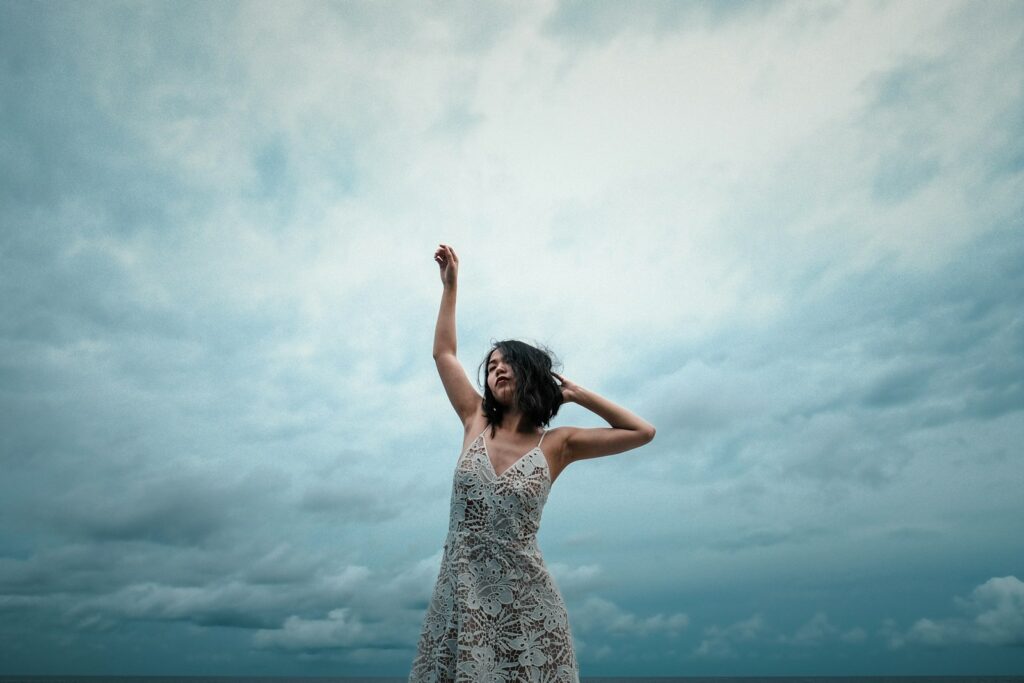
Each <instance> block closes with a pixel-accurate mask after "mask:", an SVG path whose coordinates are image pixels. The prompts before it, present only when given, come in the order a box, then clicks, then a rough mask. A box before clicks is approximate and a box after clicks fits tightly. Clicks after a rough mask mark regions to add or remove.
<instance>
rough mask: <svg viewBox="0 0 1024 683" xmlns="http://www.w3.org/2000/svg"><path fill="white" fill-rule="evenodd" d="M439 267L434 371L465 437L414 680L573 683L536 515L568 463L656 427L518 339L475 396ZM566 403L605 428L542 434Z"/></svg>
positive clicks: (493, 357)
mask: <svg viewBox="0 0 1024 683" xmlns="http://www.w3.org/2000/svg"><path fill="white" fill-rule="evenodd" d="M434 260H435V261H437V263H438V265H439V266H440V269H441V282H442V283H443V284H444V292H443V294H442V295H441V310H440V312H439V314H438V317H437V328H436V330H435V333H434V361H435V362H436V363H437V370H438V372H439V373H440V374H441V382H442V383H443V384H444V389H445V392H446V393H447V394H448V399H449V400H450V401H451V403H452V406H453V407H454V408H455V412H457V413H458V414H459V419H460V420H462V424H463V425H464V427H465V434H464V436H463V444H462V446H463V448H462V455H461V456H460V457H459V460H458V462H457V464H456V467H455V477H454V480H453V482H452V497H451V516H450V519H449V529H448V537H447V538H446V539H445V544H444V554H443V557H442V559H441V571H440V572H439V574H438V576H437V582H436V584H435V586H434V592H433V595H432V597H431V600H430V604H429V606H428V607H427V613H426V616H425V618H424V620H423V629H422V632H421V634H420V638H419V643H418V646H417V651H416V657H415V659H414V660H413V665H412V672H411V673H410V675H409V681H410V683H420V682H423V681H430V682H431V683H440V682H447V681H488V682H492V681H504V682H508V683H511V682H512V681H532V682H540V681H544V682H545V683H546V682H548V681H566V682H572V683H578V682H579V666H578V664H577V661H576V654H575V651H574V649H573V640H572V632H571V629H570V628H569V619H568V615H567V613H566V609H565V602H564V601H563V599H562V595H561V593H560V592H559V590H558V588H557V587H556V586H555V583H554V581H553V580H552V578H551V575H550V574H549V573H548V570H547V567H546V566H545V564H544V558H543V557H542V555H541V552H540V549H539V548H538V547H537V539H536V534H537V529H538V528H539V526H540V519H541V512H542V510H543V508H544V503H545V501H546V500H547V496H548V492H549V491H550V489H551V485H552V484H553V483H554V482H555V480H556V479H557V478H558V475H559V474H561V472H562V470H564V469H565V468H566V466H568V465H569V463H572V462H575V461H577V460H584V459H586V458H596V457H598V456H602V455H610V454H612V453H622V452H623V451H628V450H630V449H632V448H638V447H640V446H643V445H644V444H646V443H649V442H650V441H651V439H653V438H654V426H653V425H651V424H650V423H649V422H646V421H644V420H642V419H640V418H639V417H637V416H636V415H634V414H633V413H631V412H629V411H628V410H626V409H625V408H621V407H619V406H617V405H615V404H614V403H612V402H611V401H608V400H607V399H604V398H602V397H600V396H598V395H597V394H595V393H593V392H591V391H588V390H587V389H584V388H583V387H580V386H579V385H577V384H574V383H573V382H571V381H569V380H568V379H566V378H565V377H562V376H561V375H559V374H558V373H555V372H552V371H551V366H552V364H551V357H550V356H549V355H548V354H547V353H546V352H544V351H542V350H540V349H537V348H534V347H533V346H530V345H528V344H524V343H523V342H519V341H514V340H513V341H503V342H497V343H496V344H494V346H493V348H492V349H491V350H490V352H489V353H488V355H487V358H486V361H485V362H486V368H487V381H486V384H485V386H484V395H483V396H480V394H479V393H477V391H476V390H475V389H474V388H473V386H472V385H471V384H470V382H469V379H468V378H467V377H466V373H465V371H464V370H463V368H462V365H461V364H460V363H459V361H458V359H457V358H456V356H455V350H456V344H455V296H456V290H457V282H458V269H459V259H458V257H457V256H456V255H455V252H454V250H452V248H451V247H450V246H448V245H446V244H442V245H440V247H438V249H437V251H436V252H435V254H434ZM556 380H557V382H556ZM569 401H574V402H576V403H578V404H580V405H581V406H583V407H584V408H587V409H589V410H592V411H593V412H595V413H597V414H598V415H599V416H601V417H602V418H604V419H605V420H607V421H608V424H610V425H612V426H611V427H602V428H597V429H583V428H580V427H557V428H555V429H552V430H550V431H549V430H546V429H544V426H545V425H547V424H548V423H549V422H550V420H551V418H552V417H554V415H555V414H556V413H557V412H558V407H559V406H560V405H561V404H562V403H565V402H569ZM541 444H543V445H544V447H543V450H542V449H541Z"/></svg>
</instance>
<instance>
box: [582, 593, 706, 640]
mask: <svg viewBox="0 0 1024 683" xmlns="http://www.w3.org/2000/svg"><path fill="white" fill-rule="evenodd" d="M572 624H573V627H574V628H579V630H580V631H582V632H583V633H587V632H594V631H597V632H603V633H607V634H619V635H627V636H638V637H641V638H646V637H649V636H664V637H670V638H673V637H676V636H677V635H679V633H680V632H682V631H684V630H685V629H686V628H687V626H689V624H690V618H689V617H688V616H687V615H686V614H684V613H682V612H674V613H672V614H663V613H660V612H659V613H658V614H653V615H651V616H646V617H641V616H638V615H636V614H634V613H632V612H629V611H627V610H624V609H622V608H621V607H619V606H618V605H616V604H615V603H614V602H612V601H610V600H607V599H605V598H602V597H600V596H596V595H592V596H590V597H588V598H587V599H585V600H584V601H583V603H582V604H579V605H576V606H575V608H574V609H573V612H572Z"/></svg>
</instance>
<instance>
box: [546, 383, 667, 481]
mask: <svg viewBox="0 0 1024 683" xmlns="http://www.w3.org/2000/svg"><path fill="white" fill-rule="evenodd" d="M551 374H553V375H554V376H555V377H556V378H557V379H558V381H559V382H561V384H562V397H563V400H564V401H565V402H570V401H572V402H575V403H578V404H579V405H581V406H583V407H584V408H586V409H587V410H590V411H591V412H593V413H596V414H597V415H599V416H600V417H602V418H603V419H604V420H605V421H607V422H608V424H610V425H611V427H593V428H584V427H560V428H559V429H560V430H564V431H565V437H564V439H565V441H564V443H565V445H564V447H563V452H562V457H563V458H564V459H565V460H566V464H568V463H569V462H572V461H574V460H583V459H584V458H596V457H599V456H602V455H612V454H613V453H622V452H623V451H628V450H632V449H634V448H639V447H640V446H643V445H644V444H646V443H650V442H651V440H653V439H654V433H655V429H654V425H652V424H651V423H650V422H648V421H646V420H644V419H643V418H640V417H638V416H636V415H634V414H633V413H631V412H630V411H628V410H626V409H625V408H623V407H622V406H619V405H616V404H614V403H612V402H611V401H609V400H608V399H606V398H604V397H603V396H599V395H598V394H595V393H594V392H593V391H590V390H588V389H584V388H583V387H581V386H579V385H578V384H575V383H573V382H571V381H569V380H568V379H566V378H565V377H562V376H561V375H559V374H558V373H557V372H553V373H551Z"/></svg>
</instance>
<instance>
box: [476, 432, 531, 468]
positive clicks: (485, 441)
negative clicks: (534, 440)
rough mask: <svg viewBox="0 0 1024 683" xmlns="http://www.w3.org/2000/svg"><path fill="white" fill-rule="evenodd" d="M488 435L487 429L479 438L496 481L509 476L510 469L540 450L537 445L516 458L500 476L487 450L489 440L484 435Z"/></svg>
mask: <svg viewBox="0 0 1024 683" xmlns="http://www.w3.org/2000/svg"><path fill="white" fill-rule="evenodd" d="M486 433H487V430H486V429H485V430H484V431H482V432H480V436H479V437H478V438H479V439H480V443H482V444H483V445H484V459H485V460H487V465H488V466H489V467H490V468H491V474H493V475H494V477H495V478H496V479H501V478H502V477H504V476H505V475H506V474H508V471H509V470H510V469H512V468H513V467H515V466H516V465H518V464H519V463H520V462H522V461H523V458H525V457H526V456H528V455H529V454H530V453H533V452H534V451H536V450H540V444H537V445H536V446H534V447H533V448H531V449H530V450H528V451H526V452H525V453H523V454H522V455H520V456H519V457H518V458H516V461H515V462H513V463H512V464H511V465H509V466H508V467H506V468H505V469H504V470H502V472H501V474H498V470H496V469H494V463H493V462H491V452H490V451H489V450H487V439H486V438H485V437H484V434H486ZM543 438H544V437H543V436H541V439H543Z"/></svg>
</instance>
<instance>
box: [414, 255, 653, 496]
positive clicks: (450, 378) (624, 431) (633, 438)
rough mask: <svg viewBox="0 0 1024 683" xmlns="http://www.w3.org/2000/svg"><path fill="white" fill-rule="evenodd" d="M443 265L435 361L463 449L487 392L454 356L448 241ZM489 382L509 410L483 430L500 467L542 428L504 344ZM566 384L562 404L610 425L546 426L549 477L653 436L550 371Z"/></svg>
mask: <svg viewBox="0 0 1024 683" xmlns="http://www.w3.org/2000/svg"><path fill="white" fill-rule="evenodd" d="M434 261H435V262H437V264H438V267H439V268H440V275H441V283H442V284H443V285H444V291H443V294H442V296H441V308H440V311H439V313H438V319H437V329H436V330H435V334H434V360H435V362H436V363H437V369H438V372H439V374H440V375H441V381H442V383H443V384H444V387H445V392H446V393H447V394H448V398H449V400H450V401H451V403H452V406H453V407H454V408H455V411H456V412H457V413H458V414H459V417H460V419H461V420H462V422H463V426H464V428H465V431H464V438H463V444H462V448H463V450H465V449H466V448H468V447H469V444H470V443H471V442H472V440H473V439H475V438H476V436H477V435H478V434H480V432H482V431H484V429H485V428H486V427H487V418H486V416H485V415H484V412H483V405H482V402H483V397H482V396H481V395H480V394H479V392H477V390H476V389H474V388H473V385H472V384H470V382H469V379H468V377H467V376H466V372H465V370H464V369H463V367H462V364H461V363H460V362H459V361H458V358H457V357H456V335H455V300H456V293H457V291H458V266H459V259H458V256H457V255H456V254H455V250H454V249H452V247H451V246H450V245H447V244H441V245H439V246H438V248H437V250H436V251H435V252H434ZM486 368H487V379H486V381H487V386H488V389H489V390H490V391H491V393H492V394H493V395H494V397H495V400H497V401H498V402H499V403H500V404H501V405H502V406H503V408H504V409H505V412H504V414H503V417H502V423H501V425H499V426H497V427H495V429H494V435H493V436H491V430H489V429H488V430H487V433H486V434H485V440H486V446H487V452H488V455H489V456H490V458H491V463H492V465H493V466H494V469H495V471H496V472H499V473H500V472H503V471H504V470H505V469H507V468H508V467H511V466H512V465H513V464H515V462H516V461H517V460H518V459H519V458H520V457H521V456H522V455H523V454H524V453H526V452H528V451H529V450H531V449H532V448H534V447H535V446H536V445H537V442H538V441H539V440H540V437H541V434H543V430H542V429H540V428H538V427H535V426H533V425H532V424H531V423H530V421H529V420H528V418H526V416H524V415H523V413H522V411H520V410H519V408H518V406H516V405H515V388H516V377H515V372H514V371H513V369H512V366H511V365H509V364H508V363H507V362H506V361H505V358H504V357H503V356H502V353H501V350H500V349H494V350H492V351H491V353H490V355H489V356H488V359H487V366H486ZM551 375H552V376H553V377H554V378H555V379H556V380H557V381H558V383H559V385H560V386H561V389H562V402H563V403H577V404H579V405H581V406H583V407H584V408H586V409H588V410H590V411H592V412H594V413H596V414H597V415H599V416H600V417H602V418H603V419H604V420H605V421H607V422H608V424H609V425H611V426H609V427H597V428H582V427H571V426H565V427H555V428H553V429H550V430H548V433H547V436H545V437H544V443H543V444H542V445H541V452H542V453H543V455H544V457H545V458H546V459H547V461H548V470H549V471H550V474H551V481H552V483H554V481H555V479H557V478H558V475H559V474H560V473H561V472H562V470H564V469H565V468H566V467H567V466H568V465H569V463H571V462H575V461H577V460H583V459H586V458H595V457H599V456H603V455H611V454H613V453H622V452H624V451H628V450H631V449H633V448H638V447H640V446H643V445H644V444H646V443H649V442H650V441H651V440H652V439H653V438H654V433H655V430H654V425H652V424H651V423H649V422H647V421H646V420H644V419H643V418H640V417H638V416H637V415H635V414H633V413H632V412H630V411H629V410H627V409H625V408H623V407H621V406H618V405H616V404H614V403H612V402H611V401H609V400H608V399H606V398H604V397H602V396H599V395H598V394H596V393H594V392H593V391H590V390H588V389H585V388H583V387H581V386H579V385H578V384H576V383H574V382H572V381H571V380H569V379H566V378H565V377H563V376H562V375H560V374H558V373H556V372H552V373H551Z"/></svg>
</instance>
